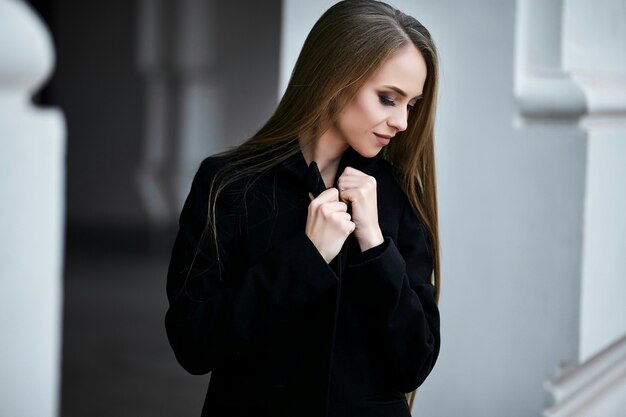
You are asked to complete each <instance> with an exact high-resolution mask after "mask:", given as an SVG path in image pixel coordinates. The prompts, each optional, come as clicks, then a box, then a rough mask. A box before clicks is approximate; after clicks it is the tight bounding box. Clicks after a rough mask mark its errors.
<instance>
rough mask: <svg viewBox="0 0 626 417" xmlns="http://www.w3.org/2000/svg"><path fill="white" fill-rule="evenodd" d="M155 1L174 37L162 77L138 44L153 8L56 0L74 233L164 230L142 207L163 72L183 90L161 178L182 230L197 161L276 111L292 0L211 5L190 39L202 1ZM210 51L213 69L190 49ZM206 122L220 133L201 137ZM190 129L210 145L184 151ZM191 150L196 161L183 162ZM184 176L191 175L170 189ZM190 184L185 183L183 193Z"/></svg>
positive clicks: (171, 110) (175, 99) (173, 111)
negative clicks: (144, 164) (144, 166)
mask: <svg viewBox="0 0 626 417" xmlns="http://www.w3.org/2000/svg"><path fill="white" fill-rule="evenodd" d="M155 3H158V4H159V5H161V6H162V7H163V9H164V10H166V11H168V12H167V14H166V16H165V17H166V19H168V22H166V26H167V27H168V28H169V29H170V30H169V31H167V30H166V31H163V33H161V34H160V35H161V36H163V37H162V38H161V39H159V46H160V47H162V48H167V47H169V46H171V45H172V44H173V45H174V48H173V50H169V51H168V54H166V56H165V57H164V59H163V61H161V62H159V63H158V65H160V67H159V68H155V67H153V68H151V70H153V72H152V73H150V74H148V73H147V72H146V71H145V68H144V67H142V62H141V59H142V54H144V52H145V51H143V50H138V48H141V47H142V46H143V45H142V43H141V42H140V41H139V39H138V36H140V27H139V25H140V23H141V21H142V19H144V18H146V15H145V13H144V10H143V8H142V7H143V6H145V4H144V2H142V1H122V2H104V3H103V2H83V1H76V0H55V1H53V2H52V3H51V4H47V5H46V10H48V12H47V14H48V16H47V19H48V21H49V22H48V24H49V25H50V26H51V28H52V31H53V35H54V37H55V43H56V45H57V54H58V55H57V58H58V65H57V69H56V72H55V75H54V78H53V80H52V84H51V88H50V92H49V97H50V98H49V100H50V101H51V102H52V103H54V104H55V105H59V106H60V107H61V108H62V109H63V111H64V113H65V115H66V118H67V124H68V155H67V163H68V178H67V198H68V199H67V217H68V224H69V225H70V227H71V226H78V227H80V228H81V229H82V228H85V227H86V228H97V229H107V228H111V227H114V228H118V229H146V228H149V227H155V225H154V224H151V222H150V219H149V216H148V214H147V208H146V207H145V205H147V204H150V202H149V201H148V202H146V201H145V200H142V196H141V195H140V190H139V189H138V188H139V185H138V180H137V174H138V166H139V164H140V163H141V161H142V159H143V157H144V154H145V153H146V152H149V151H148V150H147V149H148V148H149V147H150V146H152V143H151V139H153V138H150V137H147V136H146V135H149V134H150V132H149V131H148V129H147V126H149V125H150V121H149V120H146V118H147V117H151V115H149V114H146V109H147V104H148V103H147V100H150V96H149V95H148V94H147V88H148V82H149V81H150V79H149V78H150V77H151V76H152V75H154V73H155V71H157V72H159V74H161V75H162V76H163V79H164V80H165V82H166V83H167V88H168V89H169V90H168V91H169V92H171V94H170V95H169V96H168V106H167V108H166V111H167V112H168V114H167V117H168V118H173V119H175V120H174V123H173V126H172V127H171V130H170V131H169V132H167V135H166V136H167V137H166V140H167V141H168V145H167V147H168V148H167V149H166V152H167V157H166V159H165V160H164V164H163V165H162V166H159V167H158V172H156V173H155V174H154V175H156V176H157V177H158V178H157V179H156V181H157V182H160V183H161V184H162V187H164V188H167V192H166V194H167V196H166V197H167V198H169V199H170V203H171V206H172V207H171V208H170V214H169V220H170V223H171V224H175V222H176V220H177V217H178V212H179V210H180V207H179V206H180V204H181V201H179V200H180V197H179V195H178V194H181V193H184V194H186V192H187V191H188V184H189V183H190V182H191V178H188V177H189V176H190V175H192V174H193V173H194V172H195V169H196V168H197V166H196V162H197V160H199V159H201V158H202V157H203V156H206V155H208V154H209V153H211V152H214V151H217V150H222V149H224V148H225V147H226V146H230V145H234V144H237V143H239V142H241V141H243V140H244V139H245V138H246V137H247V136H249V135H251V134H252V133H254V132H255V131H256V129H258V128H259V127H260V125H261V123H262V122H263V121H264V120H265V119H267V117H268V116H269V115H270V114H271V112H272V111H273V109H274V107H275V105H276V102H277V98H276V94H275V92H276V90H277V84H278V62H279V61H278V53H279V41H280V15H281V14H280V13H281V5H280V1H277V0H273V1H268V2H263V3H262V4H261V3H259V2H254V1H243V2H242V1H239V2H221V1H213V2H210V5H209V6H208V10H209V12H210V13H209V14H210V15H209V16H207V18H206V19H205V20H204V21H203V22H201V23H202V26H203V28H202V29H203V32H202V33H201V34H200V36H194V33H192V34H191V35H192V36H191V37H188V38H183V39H178V38H177V37H180V36H181V32H183V29H184V28H185V27H186V26H188V22H187V20H190V19H193V18H194V17H195V18H198V16H186V15H184V12H183V11H181V10H189V8H188V7H187V6H189V4H190V3H192V1H184V2H181V1H170V0H155ZM200 18H201V19H204V16H202V17H200ZM183 35H185V34H183ZM176 42H179V43H178V44H176ZM185 48H188V49H185ZM199 50H206V51H208V52H207V54H210V55H211V62H210V65H208V66H202V67H200V68H199V70H198V66H197V65H196V66H194V65H195V63H194V62H193V58H194V56H191V57H190V56H189V53H190V52H191V53H192V54H196V52H197V51H199ZM190 67H192V68H191V69H190ZM207 86H208V87H207ZM207 94H209V95H210V96H211V97H210V100H211V103H213V104H212V105H211V107H205V108H200V109H199V108H198V107H193V103H194V100H195V101H196V102H197V101H198V100H200V101H202V100H203V96H206V95H207ZM190 103H191V104H190ZM190 106H191V108H190ZM199 119H200V120H204V121H205V123H206V121H210V123H211V125H212V126H213V125H215V126H213V127H214V129H211V130H210V131H209V130H204V134H203V132H202V131H200V132H198V129H197V120H199ZM194 123H196V124H194ZM194 129H195V130H194ZM189 132H192V134H194V135H195V136H196V137H195V140H197V141H200V142H203V143H200V144H197V143H196V144H193V149H183V148H184V147H185V146H187V145H188V144H186V143H185V141H188V137H189ZM189 153H191V154H192V157H193V160H189V159H185V157H183V158H181V157H180V156H181V155H184V154H189ZM181 164H182V165H183V166H182V167H181V166H179V165H181ZM185 165H188V166H185ZM179 172H182V174H181V175H182V178H181V179H180V180H178V182H176V181H174V183H173V184H170V183H168V181H169V179H170V178H172V177H176V176H177V175H179ZM181 184H184V185H185V186H184V189H181V190H179V189H178V188H181V187H182V185H181ZM172 187H173V190H171V189H170V188H172ZM161 226H162V225H161Z"/></svg>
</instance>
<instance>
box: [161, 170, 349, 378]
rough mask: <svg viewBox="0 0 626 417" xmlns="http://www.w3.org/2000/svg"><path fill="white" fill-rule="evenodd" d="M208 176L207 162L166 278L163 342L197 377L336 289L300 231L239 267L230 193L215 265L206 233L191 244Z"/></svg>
mask: <svg viewBox="0 0 626 417" xmlns="http://www.w3.org/2000/svg"><path fill="white" fill-rule="evenodd" d="M214 171H215V169H214V164H213V163H212V159H211V158H207V159H205V160H204V161H203V162H202V164H201V165H200V168H199V169H198V172H197V173H196V175H195V177H194V179H193V182H192V185H191V190H190V192H189V195H188V196H187V199H186V200H185V203H184V206H183V209H182V211H181V214H180V218H179V230H178V233H177V236H176V239H175V241H174V246H173V248H172V254H171V259H170V263H169V268H168V274H167V297H168V301H169V308H168V310H167V313H166V315H165V327H166V331H167V335H168V339H169V342H170V345H171V346H172V349H173V350H174V353H175V355H176V358H177V360H178V362H179V363H180V364H181V365H182V366H183V367H184V368H185V369H186V370H187V371H188V372H190V373H192V374H197V375H199V374H204V373H207V372H209V371H211V370H213V369H216V368H220V367H227V366H228V365H229V364H231V363H233V362H234V361H243V360H245V358H246V357H249V355H251V354H253V353H254V351H255V350H256V349H257V348H258V347H259V346H260V345H261V344H262V343H263V342H264V340H265V338H266V337H267V336H268V334H270V332H271V330H272V328H273V326H275V325H276V324H277V323H280V322H282V321H284V319H285V318H286V317H293V316H295V315H297V314H298V313H300V312H302V311H303V310H305V309H307V308H308V307H309V306H310V305H311V304H313V303H314V302H315V301H316V300H317V299H318V298H319V297H320V296H321V295H322V294H323V293H325V292H326V291H328V290H329V289H330V288H332V287H333V286H335V285H337V277H336V275H335V274H334V272H333V271H332V269H331V268H330V267H329V266H328V264H327V263H326V262H325V260H324V258H323V257H322V256H321V254H320V253H319V252H318V250H317V248H316V247H315V246H314V245H313V242H311V240H310V239H309V238H308V237H307V235H306V234H305V233H304V231H302V232H298V233H296V234H294V235H293V236H291V237H290V238H288V239H286V240H285V241H284V242H282V243H281V244H279V245H277V246H276V247H275V248H274V249H273V250H271V251H270V252H268V253H267V255H266V256H265V257H264V258H263V259H262V260H261V261H259V262H258V263H257V264H255V265H249V266H248V265H245V262H243V261H242V259H241V255H240V254H241V252H242V251H241V244H242V239H243V237H244V236H245V233H243V232H242V230H244V229H242V228H241V227H240V226H239V225H238V222H237V221H236V219H237V218H238V216H239V209H238V208H237V204H235V203H234V201H236V200H235V199H234V198H233V197H232V195H233V194H232V193H228V192H224V194H223V198H221V199H220V198H218V206H217V209H216V212H217V221H216V226H217V233H218V242H219V243H218V246H219V251H220V252H219V253H220V257H221V259H220V260H221V263H220V264H218V263H217V262H216V259H215V256H214V255H213V250H211V247H210V246H211V245H210V244H207V243H206V242H210V241H211V240H212V239H211V238H210V236H207V237H206V238H205V239H204V241H203V242H204V243H201V245H200V246H198V242H199V241H200V240H201V239H200V237H201V234H202V231H203V229H204V227H205V223H206V218H207V201H208V187H209V184H210V180H211V178H212V176H213V174H214ZM196 248H198V251H197V253H196ZM192 260H194V261H193V266H191V265H192ZM220 276H221V277H222V279H220Z"/></svg>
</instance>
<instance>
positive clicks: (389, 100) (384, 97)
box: [378, 94, 396, 106]
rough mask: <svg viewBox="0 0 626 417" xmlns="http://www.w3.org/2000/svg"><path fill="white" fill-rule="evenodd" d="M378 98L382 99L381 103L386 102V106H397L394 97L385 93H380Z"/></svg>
mask: <svg viewBox="0 0 626 417" xmlns="http://www.w3.org/2000/svg"><path fill="white" fill-rule="evenodd" d="M378 99H379V100H380V103H381V104H384V105H385V106H395V105H396V102H395V101H393V99H392V98H391V97H389V96H387V95H385V94H379V95H378Z"/></svg>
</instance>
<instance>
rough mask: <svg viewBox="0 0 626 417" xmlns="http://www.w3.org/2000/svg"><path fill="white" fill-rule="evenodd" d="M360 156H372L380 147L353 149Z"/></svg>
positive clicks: (377, 152)
mask: <svg viewBox="0 0 626 417" xmlns="http://www.w3.org/2000/svg"><path fill="white" fill-rule="evenodd" d="M355 150H356V151H357V152H358V153H359V154H360V155H361V156H363V157H365V158H373V157H375V156H376V155H378V154H379V153H380V151H381V150H382V148H379V147H376V148H370V149H355Z"/></svg>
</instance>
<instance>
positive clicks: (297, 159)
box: [281, 146, 379, 186]
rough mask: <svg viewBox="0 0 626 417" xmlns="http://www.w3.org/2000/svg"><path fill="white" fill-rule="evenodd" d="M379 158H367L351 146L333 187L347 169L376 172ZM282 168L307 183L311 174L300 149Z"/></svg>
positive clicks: (369, 173)
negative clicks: (307, 177) (307, 178)
mask: <svg viewBox="0 0 626 417" xmlns="http://www.w3.org/2000/svg"><path fill="white" fill-rule="evenodd" d="M378 158H379V156H378V155H376V156H374V157H372V158H366V157H364V156H363V155H361V154H359V153H358V152H357V151H355V150H354V149H353V148H352V147H351V146H348V148H347V149H346V150H345V151H344V153H343V154H342V155H341V159H340V160H339V165H338V167H337V173H336V174H335V182H334V184H333V186H337V180H338V179H339V177H340V176H341V174H342V173H343V170H344V169H345V168H346V167H348V166H349V167H352V168H355V169H358V170H359V171H362V172H364V173H365V174H368V175H371V174H372V173H373V172H374V169H375V167H376V164H377V161H378ZM281 167H282V168H283V169H285V170H286V171H288V172H290V173H291V174H293V175H295V176H296V177H297V178H298V179H299V180H301V181H303V182H306V176H307V175H308V174H309V166H308V165H307V163H306V160H305V159H304V155H303V154H302V150H301V149H300V150H299V151H298V152H297V153H296V154H295V155H293V156H291V157H290V158H287V159H286V160H285V161H284V162H283V163H282V164H281Z"/></svg>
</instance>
